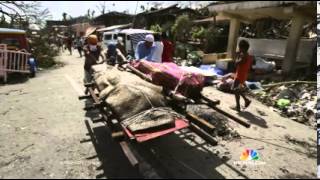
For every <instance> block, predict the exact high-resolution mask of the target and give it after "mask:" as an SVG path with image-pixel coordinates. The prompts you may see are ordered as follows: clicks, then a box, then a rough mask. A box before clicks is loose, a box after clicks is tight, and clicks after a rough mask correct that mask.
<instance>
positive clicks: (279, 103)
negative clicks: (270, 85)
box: [277, 99, 290, 109]
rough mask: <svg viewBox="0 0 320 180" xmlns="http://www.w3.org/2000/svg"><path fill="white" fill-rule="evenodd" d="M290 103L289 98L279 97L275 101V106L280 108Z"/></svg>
mask: <svg viewBox="0 0 320 180" xmlns="http://www.w3.org/2000/svg"><path fill="white" fill-rule="evenodd" d="M289 105H290V100H289V99H279V100H278V101H277V106H278V107H279V108H281V109H284V108H287V107H288V106H289Z"/></svg>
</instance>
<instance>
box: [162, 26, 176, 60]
mask: <svg viewBox="0 0 320 180" xmlns="http://www.w3.org/2000/svg"><path fill="white" fill-rule="evenodd" d="M162 43H163V53H162V62H173V52H174V45H173V43H172V42H171V41H170V40H169V39H168V36H167V34H166V33H165V32H163V33H162Z"/></svg>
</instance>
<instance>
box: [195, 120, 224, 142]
mask: <svg viewBox="0 0 320 180" xmlns="http://www.w3.org/2000/svg"><path fill="white" fill-rule="evenodd" d="M189 128H190V130H192V131H193V132H195V133H196V134H197V135H198V136H200V137H201V138H202V139H204V140H205V141H207V142H208V143H209V144H211V145H212V146H216V145H217V144H218V141H217V140H216V139H214V138H213V137H212V136H211V135H210V134H208V133H207V132H205V131H204V130H202V129H201V128H200V127H198V126H197V125H195V124H193V123H190V126H189Z"/></svg>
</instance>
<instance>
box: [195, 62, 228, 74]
mask: <svg viewBox="0 0 320 180" xmlns="http://www.w3.org/2000/svg"><path fill="white" fill-rule="evenodd" d="M199 68H200V69H201V70H204V71H209V72H211V73H213V74H215V75H217V76H223V75H225V74H227V72H226V71H224V70H222V69H219V68H217V67H215V66H212V65H201V66H200V67H199Z"/></svg>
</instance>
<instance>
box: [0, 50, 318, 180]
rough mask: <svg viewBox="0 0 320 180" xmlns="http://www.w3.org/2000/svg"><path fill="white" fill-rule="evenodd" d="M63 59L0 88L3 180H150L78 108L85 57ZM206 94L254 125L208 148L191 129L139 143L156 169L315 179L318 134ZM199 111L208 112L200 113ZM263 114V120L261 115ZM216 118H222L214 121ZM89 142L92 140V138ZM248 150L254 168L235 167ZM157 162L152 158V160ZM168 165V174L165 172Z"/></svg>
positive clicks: (191, 174) (183, 174)
mask: <svg viewBox="0 0 320 180" xmlns="http://www.w3.org/2000/svg"><path fill="white" fill-rule="evenodd" d="M77 56H78V55H77V54H76V53H74V55H73V56H69V55H67V54H63V55H62V56H60V57H58V60H59V61H62V62H64V63H65V66H64V67H60V68H53V69H50V70H45V71H42V72H40V73H39V74H38V75H37V77H36V78H32V79H29V80H27V81H23V82H18V83H13V84H8V85H0V107H1V108H0V178H119V177H141V176H144V177H152V173H151V172H152V171H150V172H149V170H150V168H149V167H148V166H146V167H144V169H143V171H144V172H142V173H139V172H138V171H137V170H136V169H134V168H132V167H131V166H130V164H129V162H128V160H127V159H126V158H125V156H124V155H123V153H122V152H121V149H120V147H119V145H118V144H116V143H115V142H113V141H112V140H111V139H110V136H109V135H108V133H107V130H106V128H104V127H103V125H102V124H95V125H93V124H92V123H90V121H88V122H89V127H90V128H89V129H91V130H92V134H91V133H90V131H89V130H88V128H87V126H86V124H85V122H86V121H85V120H89V119H90V118H91V117H93V116H97V114H96V113H95V112H88V113H86V112H85V111H83V110H82V108H83V107H84V105H85V102H82V101H79V100H78V99H77V97H78V94H79V93H82V92H83V88H82V86H81V84H82V77H83V70H82V69H83V68H82V65H83V59H81V58H79V57H77ZM204 93H205V94H207V95H208V96H210V97H216V98H219V99H221V100H223V101H222V103H221V105H220V106H221V108H223V109H225V110H228V111H230V113H233V114H234V115H236V116H239V117H242V118H244V119H246V120H247V121H249V122H250V123H251V124H252V127H251V128H250V129H247V128H244V127H242V126H240V125H239V124H237V123H235V122H233V121H228V126H230V127H232V128H234V129H235V130H236V131H237V132H238V133H239V134H240V135H241V139H222V138H221V139H220V141H219V145H218V146H215V147H212V146H210V145H208V144H206V143H205V142H204V141H203V140H202V139H201V138H199V137H198V136H196V135H195V134H194V133H192V132H189V131H180V132H176V133H174V134H171V135H169V136H166V137H163V138H159V139H156V140H153V141H150V142H148V143H146V144H142V145H139V146H137V147H136V148H137V152H139V154H140V155H142V156H141V157H142V158H143V159H144V160H146V161H147V162H148V163H150V164H151V165H152V166H153V167H154V170H155V171H156V172H157V173H158V174H159V175H161V176H162V175H163V176H165V177H174V178H262V177H265V178H279V177H315V176H316V135H315V134H316V131H315V130H314V129H311V128H310V127H307V126H304V125H302V124H299V123H296V122H294V121H291V120H288V119H285V118H282V117H280V116H279V115H278V114H277V113H275V112H273V111H272V110H270V109H269V107H266V106H264V105H262V104H260V103H258V102H256V101H253V104H252V106H251V107H250V108H249V109H248V110H247V112H245V113H244V114H236V113H235V112H233V111H232V110H230V108H229V106H230V105H233V104H234V97H233V96H232V95H229V94H224V93H221V92H219V91H216V90H214V89H213V88H210V87H209V88H206V89H205V90H204ZM202 110H205V109H203V108H202ZM261 112H264V114H265V115H263V116H262V115H259V113H260V114H261ZM213 120H215V121H220V120H219V119H215V118H213ZM90 135H91V136H94V137H91V136H90ZM90 138H91V139H90ZM245 148H253V149H256V150H257V151H258V152H259V154H260V157H261V158H260V162H261V163H265V164H263V165H259V166H257V165H256V166H252V165H239V164H238V165H237V164H236V163H235V162H237V161H239V157H240V154H241V152H242V151H243V150H244V149H245ZM156 159H157V161H153V160H156ZM163 167H166V170H163Z"/></svg>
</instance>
